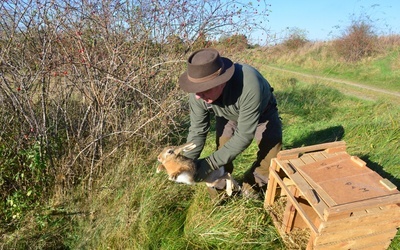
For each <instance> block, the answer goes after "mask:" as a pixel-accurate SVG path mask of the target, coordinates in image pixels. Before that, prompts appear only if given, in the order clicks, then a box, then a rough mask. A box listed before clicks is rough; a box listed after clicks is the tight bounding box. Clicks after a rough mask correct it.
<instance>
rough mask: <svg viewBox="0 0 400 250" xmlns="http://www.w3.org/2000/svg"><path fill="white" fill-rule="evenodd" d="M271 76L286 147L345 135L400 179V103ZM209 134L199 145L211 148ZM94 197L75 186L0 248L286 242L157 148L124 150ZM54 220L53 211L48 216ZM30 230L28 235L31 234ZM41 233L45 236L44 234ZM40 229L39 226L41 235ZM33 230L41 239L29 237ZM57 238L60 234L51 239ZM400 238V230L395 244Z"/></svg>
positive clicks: (252, 209) (255, 209)
mask: <svg viewBox="0 0 400 250" xmlns="http://www.w3.org/2000/svg"><path fill="white" fill-rule="evenodd" d="M264 73H265V75H267V76H269V78H270V82H271V84H273V85H274V87H275V89H276V90H275V93H276V96H277V99H278V102H279V108H280V114H281V117H282V121H283V124H284V147H285V148H293V147H299V146H303V145H313V144H318V143H323V142H328V141H336V140H344V141H346V142H347V146H348V149H347V150H348V152H349V153H350V154H352V155H357V156H359V157H361V158H362V159H363V160H365V161H366V162H367V164H368V166H369V167H371V168H372V169H374V170H375V171H377V172H378V173H379V174H381V175H382V176H383V177H385V178H388V179H389V180H390V181H392V182H393V183H394V184H395V185H397V186H400V181H399V180H400V178H399V174H400V155H399V154H398V152H399V144H398V142H399V138H400V126H399V120H398V119H397V118H398V114H399V113H400V112H399V111H400V110H399V107H398V106H393V105H391V104H390V103H386V102H384V101H380V102H371V101H365V100H360V99H355V98H352V97H348V96H345V95H343V94H342V93H340V92H339V91H336V90H334V89H331V88H329V87H326V86H323V85H315V84H309V83H306V82H301V81H298V82H297V81H294V80H293V79H292V80H290V79H286V78H285V77H282V76H281V75H279V74H274V73H273V72H267V71H265V72H264ZM213 136H214V135H213V134H210V136H209V138H208V141H207V146H206V149H205V154H208V153H210V152H212V151H213V150H214V145H213V141H214V140H213ZM255 152H256V146H255V145H252V146H251V147H250V148H249V149H248V150H246V151H245V152H244V153H243V154H242V155H241V156H240V157H238V158H237V159H236V160H235V167H236V168H235V172H234V176H235V177H239V176H240V175H241V173H243V172H244V171H245V170H246V168H247V167H248V166H249V165H250V164H251V162H252V157H254V154H255ZM118 158H119V159H120V160H114V161H111V162H109V163H107V165H108V166H109V168H108V171H107V173H106V174H105V175H104V177H103V178H102V179H101V180H99V181H98V182H97V183H96V188H95V190H94V191H93V195H92V196H91V197H86V196H84V193H83V192H81V191H80V189H77V190H76V191H75V193H74V194H73V195H71V197H70V200H67V201H65V203H63V204H59V205H58V206H57V207H56V211H58V212H59V214H60V212H62V214H63V216H60V215H55V214H56V213H55V212H54V211H53V214H51V213H50V214H48V215H47V216H53V217H54V216H59V217H60V218H63V219H62V220H63V221H59V222H58V223H53V224H47V225H45V226H44V227H43V228H44V229H42V230H40V229H39V223H38V222H35V221H27V224H29V225H30V227H31V229H32V230H31V231H29V232H25V233H26V234H25V237H20V235H15V234H14V235H8V236H7V238H6V237H3V243H2V244H3V245H2V246H3V247H5V248H7V247H16V248H19V249H23V248H30V249H41V248H46V246H47V247H49V246H54V242H57V243H58V244H59V245H58V246H59V248H60V249H285V248H286V247H285V244H284V241H283V240H282V239H281V238H280V236H279V234H278V233H277V231H276V228H275V227H274V226H273V224H272V223H271V220H270V217H269V216H268V215H267V212H266V211H265V210H264V209H263V206H262V201H258V200H245V199H241V198H239V197H233V198H231V199H229V200H228V201H226V202H224V203H223V202H216V201H212V200H211V199H210V198H209V195H208V193H207V190H206V188H205V186H204V185H201V184H199V185H195V186H187V185H181V184H175V183H172V182H170V181H168V180H167V177H166V176H165V175H164V174H156V173H155V168H156V165H157V163H156V160H155V159H156V152H148V151H146V150H145V149H142V150H137V151H135V150H132V149H128V150H127V151H125V152H120V153H119V157H118ZM50 221H51V220H50ZM29 234H30V237H26V235H29ZM43 234H44V235H45V237H44V236H43ZM39 235H42V236H40V237H41V238H40V237H39ZM33 238H39V239H41V240H40V241H38V242H40V243H32V242H31V241H30V240H32V239H33ZM55 239H58V241H56V240H55ZM399 247H400V240H399V236H397V237H396V238H395V240H394V242H393V243H392V245H391V249H398V248H399Z"/></svg>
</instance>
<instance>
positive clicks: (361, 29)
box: [333, 20, 377, 62]
mask: <svg viewBox="0 0 400 250" xmlns="http://www.w3.org/2000/svg"><path fill="white" fill-rule="evenodd" d="M333 46H334V49H335V51H336V53H338V55H339V56H341V57H342V58H343V59H344V60H346V61H348V62H357V61H359V60H360V59H361V58H363V57H366V56H371V55H372V54H373V53H374V52H375V51H376V48H377V36H376V35H375V33H374V32H373V29H372V25H371V24H369V23H368V22H367V21H364V20H361V21H353V22H352V24H351V25H350V26H349V27H348V28H347V29H346V30H345V31H344V32H343V35H342V37H340V38H339V39H337V40H335V41H334V44H333Z"/></svg>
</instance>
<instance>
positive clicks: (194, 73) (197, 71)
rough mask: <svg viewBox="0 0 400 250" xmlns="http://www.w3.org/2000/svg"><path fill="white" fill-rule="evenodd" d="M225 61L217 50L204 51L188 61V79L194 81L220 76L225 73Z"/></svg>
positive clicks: (198, 52)
mask: <svg viewBox="0 0 400 250" xmlns="http://www.w3.org/2000/svg"><path fill="white" fill-rule="evenodd" d="M223 66H224V64H223V61H222V59H221V57H220V55H219V53H218V51H217V50H215V49H202V50H199V51H197V52H196V53H194V54H192V55H191V56H190V57H189V59H188V69H187V74H188V77H190V78H193V79H202V78H207V77H209V76H212V75H215V74H217V75H219V74H221V73H222V71H223Z"/></svg>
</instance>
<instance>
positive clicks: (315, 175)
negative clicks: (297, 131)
mask: <svg viewBox="0 0 400 250" xmlns="http://www.w3.org/2000/svg"><path fill="white" fill-rule="evenodd" d="M312 154H314V157H312ZM315 154H318V152H314V153H311V154H305V155H303V156H301V157H299V160H301V161H302V162H303V164H298V162H299V161H293V162H292V165H293V166H294V167H295V168H296V169H297V170H298V171H299V173H300V174H301V175H302V176H303V177H304V179H306V181H307V182H308V183H309V184H310V185H311V186H312V187H313V188H314V189H315V190H316V191H317V192H318V194H319V195H320V196H321V198H322V199H323V200H324V201H325V202H326V203H327V204H328V205H330V206H334V205H341V204H346V203H350V202H357V201H362V200H367V199H374V198H377V197H382V196H386V195H391V194H397V193H399V191H398V190H397V189H396V187H395V186H394V185H393V184H391V183H390V182H388V181H387V180H386V181H382V180H384V179H383V178H382V177H381V176H380V175H379V174H378V173H376V172H375V171H373V170H371V169H370V168H368V167H367V166H366V164H365V162H364V161H362V160H361V159H359V158H358V157H355V156H351V155H349V154H347V153H345V152H343V153H341V154H337V155H332V156H328V157H327V154H324V156H325V157H327V158H324V159H322V157H319V158H318V159H319V160H316V161H312V160H310V159H309V158H310V157H311V158H313V159H315V158H316V157H315ZM302 158H303V159H302ZM289 161H290V160H289ZM306 162H307V163H306ZM390 184H391V185H390ZM393 186H394V188H393Z"/></svg>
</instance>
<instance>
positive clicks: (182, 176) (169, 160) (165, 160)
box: [157, 143, 240, 195]
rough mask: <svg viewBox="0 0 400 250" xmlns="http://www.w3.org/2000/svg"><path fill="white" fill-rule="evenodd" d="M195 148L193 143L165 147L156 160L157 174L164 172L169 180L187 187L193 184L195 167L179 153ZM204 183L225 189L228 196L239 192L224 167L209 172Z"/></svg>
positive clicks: (235, 183) (236, 184)
mask: <svg viewBox="0 0 400 250" xmlns="http://www.w3.org/2000/svg"><path fill="white" fill-rule="evenodd" d="M195 147H196V145H195V144H193V143H186V144H183V145H181V146H176V147H174V146H169V147H165V148H164V149H163V150H162V151H161V153H160V154H159V155H158V158H157V159H158V161H159V162H160V163H161V164H160V165H159V166H158V167H157V173H159V172H161V171H162V170H165V171H166V172H167V174H168V176H169V180H172V181H175V182H179V183H185V184H189V185H192V184H194V183H195V181H194V175H195V173H196V165H195V163H194V161H193V160H192V159H189V158H187V157H185V156H184V155H182V154H181V153H182V152H187V151H189V150H192V149H194V148H195ZM204 181H205V183H206V185H207V186H208V187H211V188H216V189H226V191H227V194H228V195H231V194H232V191H239V190H240V187H239V185H238V183H237V182H236V181H235V180H234V179H233V178H232V177H231V175H230V173H225V168H224V167H220V168H219V169H217V170H214V171H213V172H211V174H210V175H209V176H208V177H207V178H206V179H205V180H204Z"/></svg>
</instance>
